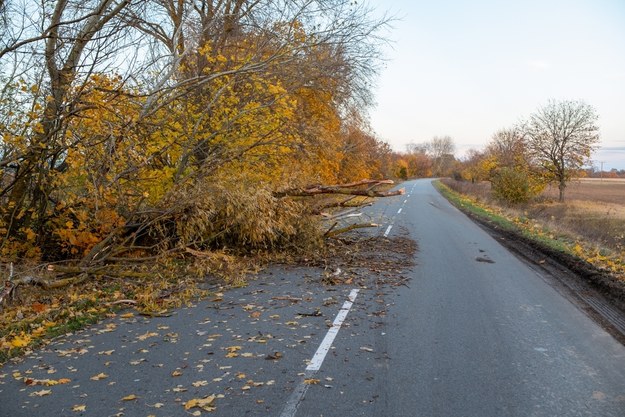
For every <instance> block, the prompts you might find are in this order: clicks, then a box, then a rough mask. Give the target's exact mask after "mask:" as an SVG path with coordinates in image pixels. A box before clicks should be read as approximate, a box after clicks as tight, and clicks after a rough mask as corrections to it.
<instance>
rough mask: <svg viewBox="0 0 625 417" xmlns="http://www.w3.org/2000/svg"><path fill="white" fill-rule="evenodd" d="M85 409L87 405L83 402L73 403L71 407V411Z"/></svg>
mask: <svg viewBox="0 0 625 417" xmlns="http://www.w3.org/2000/svg"><path fill="white" fill-rule="evenodd" d="M86 410H87V406H86V405H85V404H79V405H75V406H73V407H72V411H75V412H79V411H86Z"/></svg>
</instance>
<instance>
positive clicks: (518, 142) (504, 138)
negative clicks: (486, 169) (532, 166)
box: [486, 127, 530, 168]
mask: <svg viewBox="0 0 625 417" xmlns="http://www.w3.org/2000/svg"><path fill="white" fill-rule="evenodd" d="M486 152H487V153H488V154H490V155H492V156H494V157H495V159H496V160H497V165H498V166H500V167H508V168H514V167H517V166H526V165H528V163H529V159H530V155H529V152H528V149H527V144H526V143H525V137H524V135H523V131H522V129H520V128H519V127H512V128H508V129H501V130H499V131H497V132H496V133H495V134H494V135H493V137H492V139H491V141H490V143H489V144H488V146H487V148H486Z"/></svg>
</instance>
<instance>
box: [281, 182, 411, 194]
mask: <svg viewBox="0 0 625 417" xmlns="http://www.w3.org/2000/svg"><path fill="white" fill-rule="evenodd" d="M388 184H394V182H393V181H392V180H361V181H357V182H351V183H347V184H338V185H311V186H308V187H305V188H291V189H288V190H284V191H278V192H275V193H274V196H275V197H277V198H283V197H312V196H315V195H319V194H343V195H352V196H363V197H392V196H396V195H402V194H404V189H403V188H402V189H400V190H396V191H376V190H375V189H374V188H376V187H378V186H380V185H388ZM364 185H368V186H369V187H368V188H366V189H364V190H354V188H356V187H361V186H364Z"/></svg>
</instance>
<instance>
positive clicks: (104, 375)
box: [89, 372, 108, 381]
mask: <svg viewBox="0 0 625 417" xmlns="http://www.w3.org/2000/svg"><path fill="white" fill-rule="evenodd" d="M104 378H108V375H107V374H105V373H104V372H100V373H99V374H97V375H94V376H92V377H91V378H89V379H90V380H92V381H99V380H101V379H104Z"/></svg>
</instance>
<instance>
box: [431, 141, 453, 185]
mask: <svg viewBox="0 0 625 417" xmlns="http://www.w3.org/2000/svg"><path fill="white" fill-rule="evenodd" d="M427 148H428V154H429V155H430V157H431V158H432V162H433V174H434V175H435V176H441V175H448V174H449V170H450V168H451V165H452V163H453V162H454V161H455V157H454V152H455V150H456V145H455V144H454V140H453V139H452V138H451V136H447V135H446V136H434V137H433V138H432V140H431V141H429V142H428V143H427Z"/></svg>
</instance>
